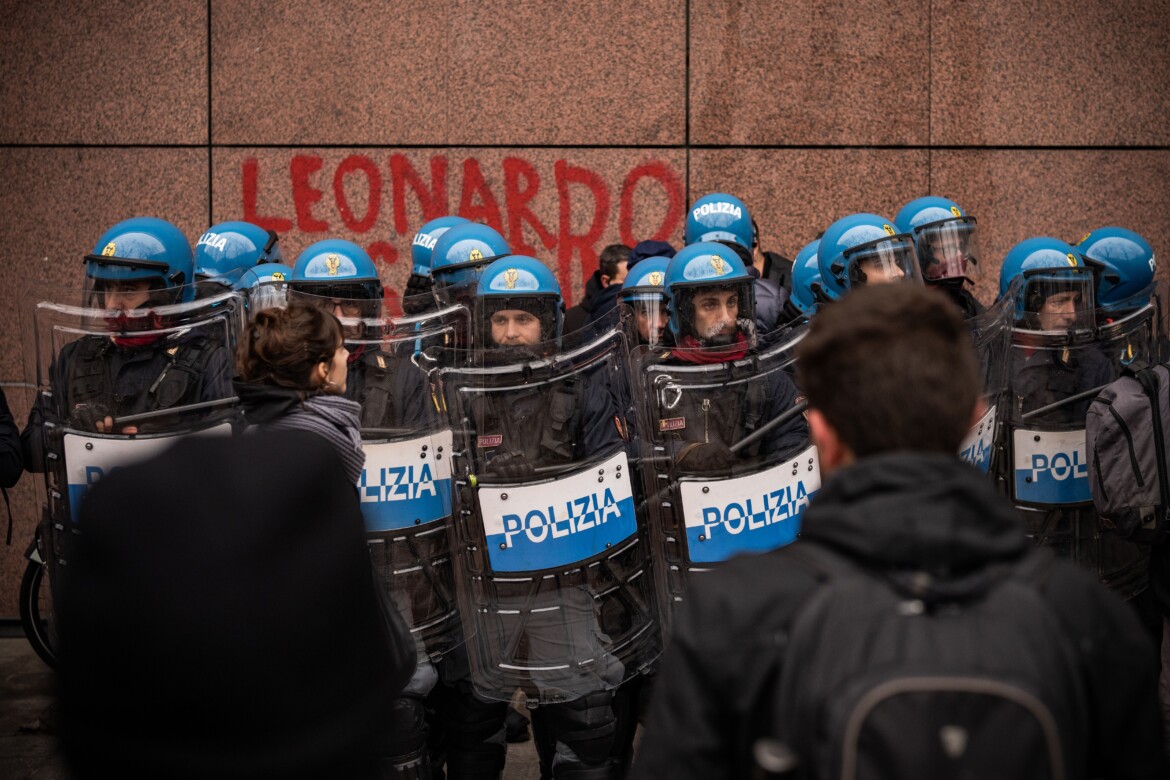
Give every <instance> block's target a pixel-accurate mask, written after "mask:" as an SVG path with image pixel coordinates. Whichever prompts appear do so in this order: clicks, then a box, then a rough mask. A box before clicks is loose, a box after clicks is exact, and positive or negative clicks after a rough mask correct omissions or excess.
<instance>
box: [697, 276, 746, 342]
mask: <svg viewBox="0 0 1170 780" xmlns="http://www.w3.org/2000/svg"><path fill="white" fill-rule="evenodd" d="M739 295H740V291H739V287H738V286H734V287H700V288H699V289H698V290H696V291H695V293H694V295H693V296H692V298H691V308H692V310H693V312H694V322H693V323H692V329H693V332H694V335H695V337H696V338H697V339H699V341H701V342H702V343H703V345H704V346H708V347H722V346H727V345H729V344H731V342H732V341H734V340H735V330H736V320H737V319H738V318H739Z"/></svg>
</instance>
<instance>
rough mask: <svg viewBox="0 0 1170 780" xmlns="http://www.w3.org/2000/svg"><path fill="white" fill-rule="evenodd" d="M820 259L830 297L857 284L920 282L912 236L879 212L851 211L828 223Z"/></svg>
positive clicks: (824, 281) (819, 250)
mask: <svg viewBox="0 0 1170 780" xmlns="http://www.w3.org/2000/svg"><path fill="white" fill-rule="evenodd" d="M817 261H818V265H819V267H820V271H821V283H822V289H823V290H824V292H825V296H826V298H828V299H829V300H838V299H839V298H840V297H841V296H842V295H844V294H845V293H846V292H848V291H849V290H850V289H851V288H852V287H854V286H855V285H862V284H880V283H884V282H897V281H903V280H906V281H921V276H920V275H919V268H918V258H917V256H916V255H915V253H914V239H913V237H911V236H910V235H909V234H907V233H899V232H898V231H897V229H896V228H895V227H894V225H893V224H892V223H891V222H890V220H888V219H886V218H885V217H881V216H878V215H877V214H865V213H861V214H850V215H849V216H847V217H842V218H841V219H839V220H837V221H836V222H834V223H833V224H832V225H829V227H828V228H827V229H826V230H825V233H824V235H822V236H821V242H820V245H819V246H818V247H817Z"/></svg>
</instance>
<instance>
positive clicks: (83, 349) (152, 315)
mask: <svg viewBox="0 0 1170 780" xmlns="http://www.w3.org/2000/svg"><path fill="white" fill-rule="evenodd" d="M191 278H192V257H191V245H190V244H189V243H188V242H187V239H186V237H185V236H184V235H183V234H182V232H181V231H180V230H179V229H178V228H177V227H175V226H174V225H172V224H171V223H170V222H167V221H165V220H162V219H157V218H154V217H135V218H133V219H128V220H125V221H123V222H119V223H118V224H117V225H114V226H113V227H112V228H110V229H109V230H107V231H106V232H105V233H104V234H102V236H101V238H99V239H98V241H97V244H96V245H95V246H94V249H93V252H92V253H90V254H88V255H86V256H85V281H86V287H85V293H84V301H83V303H84V305H85V306H86V307H87V308H88V309H92V310H103V311H104V312H105V314H104V326H105V327H104V328H103V329H102V330H104V332H105V335H97V334H91V335H87V336H84V337H82V338H80V339H78V340H77V341H74V342H72V343H69V344H66V345H65V346H64V347H63V348H62V349H61V351H60V353H59V354H58V355H56V356H55V360H54V365H53V366H52V369H51V372H52V375H51V376H50V378H49V383H50V385H51V387H52V409H50V408H48V407H47V405H46V403H45V398H46V397H45V396H41V397H40V398H38V401H37V403H36V404H34V406H33V408H32V409H31V410H30V412H29V418H28V424H27V425H26V426H25V429H24V431H23V433H22V434H21V440H22V445H23V447H24V454H25V463H26V467H27V468H28V469H29V470H31V471H41V470H43V469H44V450H43V430H42V426H43V423H44V421H45V420H46V418H57V419H58V421H59V422H65V423H67V424H69V425H71V426H74V427H77V428H79V429H81V430H87V431H97V432H99V433H113V432H118V433H124V434H134V433H138V432H140V431H142V432H145V431H146V430H149V429H150V428H152V427H153V428H157V427H158V426H159V425H160V424H161V423H159V422H157V421H156V422H151V423H147V424H145V425H141V426H140V425H136V424H134V425H117V424H116V420H117V419H118V418H120V417H124V416H127V415H134V414H138V413H142V412H151V411H157V410H161V409H169V408H175V409H179V408H181V407H184V406H187V405H191V404H195V403H200V402H205V401H214V400H217V399H222V398H227V397H230V396H231V357H230V355H229V354H228V353H227V350H226V348H225V347H224V346H223V344H222V343H221V342H219V341H218V340H217V339H215V338H213V337H211V336H210V335H208V334H207V333H205V332H203V331H199V330H163V329H162V328H161V326H163V325H165V324H168V323H166V322H165V321H164V320H163V317H162V316H161V315H160V314H159V313H158V312H157V311H156V309H155V308H154V307H158V306H168V305H174V304H179V303H183V302H189V301H190V300H191V298H192V297H193V288H192V286H191ZM170 324H173V323H170ZM115 428H116V430H115Z"/></svg>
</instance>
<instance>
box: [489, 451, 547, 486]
mask: <svg viewBox="0 0 1170 780" xmlns="http://www.w3.org/2000/svg"><path fill="white" fill-rule="evenodd" d="M485 471H486V472H487V473H488V474H492V475H493V476H497V477H502V478H504V479H523V478H525V477H531V476H532V475H533V474H535V473H536V471H535V470H534V469H533V468H532V464H531V463H529V462H528V458H526V457H524V455H523V454H522V453H519V452H501V453H499V454H498V455H496V456H495V457H494V458H492V459H491V460H490V461H488V464H487V468H486V469H485Z"/></svg>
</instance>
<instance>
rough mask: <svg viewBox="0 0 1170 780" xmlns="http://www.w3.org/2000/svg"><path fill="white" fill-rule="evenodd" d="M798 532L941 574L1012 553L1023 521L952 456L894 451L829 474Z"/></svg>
mask: <svg viewBox="0 0 1170 780" xmlns="http://www.w3.org/2000/svg"><path fill="white" fill-rule="evenodd" d="M801 525H802V532H801V536H802V537H803V538H805V539H813V540H816V541H818V542H820V543H822V544H825V545H828V546H830V547H833V548H835V549H837V550H839V551H840V552H843V553H845V554H846V555H848V556H849V557H851V558H853V559H854V560H857V561H858V562H859V563H862V564H863V565H865V564H868V565H873V566H876V567H881V568H914V569H921V570H925V571H929V572H932V573H935V574H938V575H940V576H943V575H953V574H957V573H962V572H966V571H970V570H972V569H975V568H978V567H981V566H986V565H989V564H994V563H997V562H1006V561H1009V560H1014V559H1017V558H1019V557H1020V556H1021V555H1023V554H1024V553H1025V552H1026V551H1027V550H1028V549H1029V543H1028V541H1027V539H1026V538H1025V536H1024V528H1023V523H1022V522H1021V520H1020V519H1019V517H1018V515H1017V514H1016V511H1015V509H1014V508H1013V507H1012V505H1011V504H1009V503H1008V502H1007V501H1006V500H1005V499H1003V498H1002V497H1001V496H999V495H998V494H997V493H996V492H995V490H994V488H993V487H992V486H991V485H990V484H989V483H988V479H987V476H986V475H984V474H982V473H980V472H979V471H978V470H977V469H975V468H973V467H971V466H969V465H967V464H965V463H963V462H962V461H961V460H959V458H958V457H957V456H954V455H944V454H924V453H909V452H896V453H888V454H882V455H877V456H872V457H867V458H862V459H861V460H859V461H858V462H856V463H854V464H852V465H850V466H846V467H843V468H842V469H841V470H840V471H838V472H835V473H833V474H832V475H830V477H829V478H828V479H827V480H826V482H825V484H824V485H823V487H822V488H821V490H820V491H819V492H818V493H817V495H816V496H815V497H814V498H813V500H812V502H811V503H810V505H809V506H808V508H807V509H806V510H805V512H804V516H803V519H802V523H801Z"/></svg>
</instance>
